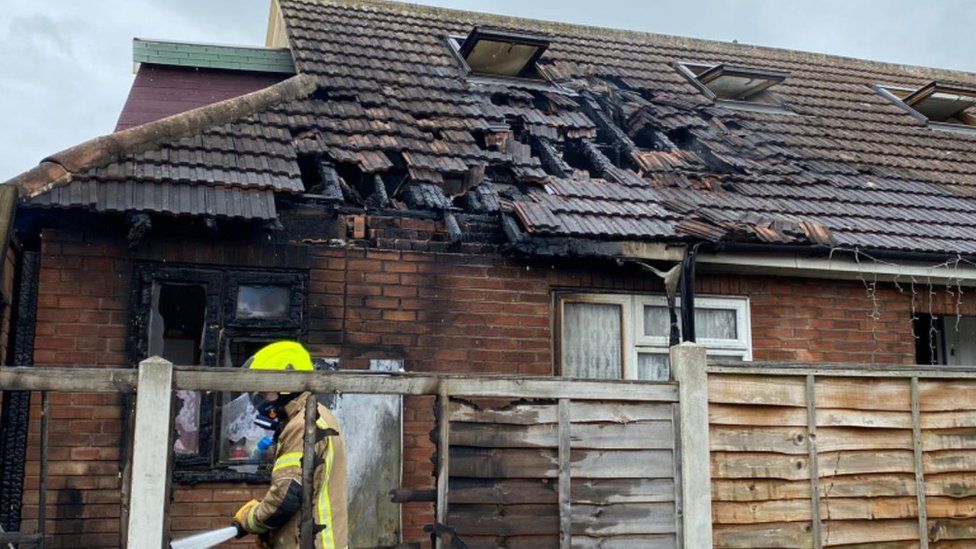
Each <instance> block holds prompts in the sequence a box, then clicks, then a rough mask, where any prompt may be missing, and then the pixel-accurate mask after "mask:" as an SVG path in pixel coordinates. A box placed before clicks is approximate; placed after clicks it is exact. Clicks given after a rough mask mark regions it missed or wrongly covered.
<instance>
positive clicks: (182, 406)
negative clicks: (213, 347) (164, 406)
mask: <svg viewBox="0 0 976 549" xmlns="http://www.w3.org/2000/svg"><path fill="white" fill-rule="evenodd" d="M152 292H153V296H152V299H153V308H152V316H151V317H150V320H149V354H150V355H151V356H152V355H155V356H161V357H163V358H165V359H166V360H168V361H170V362H172V363H173V364H182V365H199V364H200V357H201V345H202V343H203V326H204V322H205V319H206V310H207V301H206V290H205V287H204V286H202V285H200V284H182V283H172V282H161V283H157V284H155V285H154V286H153V289H152ZM176 398H177V409H178V410H179V411H178V413H177V415H176V421H175V428H176V440H175V441H174V443H173V446H174V447H173V450H174V451H175V452H176V453H177V455H194V454H197V453H198V452H199V451H200V437H199V434H200V432H199V431H200V393H199V392H198V391H182V390H181V391H176Z"/></svg>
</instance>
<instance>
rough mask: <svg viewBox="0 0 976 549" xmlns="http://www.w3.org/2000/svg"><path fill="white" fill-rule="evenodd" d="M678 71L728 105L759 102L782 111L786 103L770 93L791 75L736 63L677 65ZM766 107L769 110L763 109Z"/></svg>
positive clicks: (760, 104) (712, 97)
mask: <svg viewBox="0 0 976 549" xmlns="http://www.w3.org/2000/svg"><path fill="white" fill-rule="evenodd" d="M676 67H677V69H678V72H680V73H681V74H683V75H684V76H685V77H686V78H688V80H689V81H690V82H691V83H692V84H694V85H695V86H696V87H698V89H700V90H701V91H702V92H703V93H704V94H705V95H707V96H708V97H709V98H711V99H713V100H715V101H716V102H719V103H721V104H723V105H727V106H737V105H738V106H742V105H743V104H756V105H757V106H771V107H774V108H777V109H780V110H784V109H783V104H782V102H780V101H779V100H778V99H777V98H776V96H775V95H774V94H773V93H772V92H771V88H773V87H774V86H776V85H777V84H780V83H781V82H783V81H784V80H786V78H787V77H788V76H789V75H790V73H788V72H784V71H773V70H767V69H756V68H751V67H741V66H737V65H727V64H724V63H723V64H719V65H698V64H691V63H678V64H676ZM762 110H767V109H762Z"/></svg>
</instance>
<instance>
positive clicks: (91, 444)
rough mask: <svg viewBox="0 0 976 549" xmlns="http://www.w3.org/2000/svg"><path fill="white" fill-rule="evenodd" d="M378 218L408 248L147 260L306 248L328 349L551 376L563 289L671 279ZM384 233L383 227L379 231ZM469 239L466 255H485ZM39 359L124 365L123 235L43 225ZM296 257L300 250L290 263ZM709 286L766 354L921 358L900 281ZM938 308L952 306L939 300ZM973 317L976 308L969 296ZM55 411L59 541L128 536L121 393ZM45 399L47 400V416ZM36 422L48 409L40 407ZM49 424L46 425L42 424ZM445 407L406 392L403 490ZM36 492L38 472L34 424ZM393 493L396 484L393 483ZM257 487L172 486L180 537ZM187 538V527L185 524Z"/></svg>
mask: <svg viewBox="0 0 976 549" xmlns="http://www.w3.org/2000/svg"><path fill="white" fill-rule="evenodd" d="M384 223H385V224H386V225H384V224H383V223H371V228H370V231H373V232H372V233H371V234H370V236H371V237H372V238H374V239H375V240H380V239H386V240H384V243H385V245H387V246H390V247H398V248H409V249H396V250H374V249H369V250H367V249H363V248H361V247H359V246H358V243H353V244H352V245H351V247H349V248H329V247H325V246H308V247H304V248H297V250H298V251H295V250H291V249H283V248H281V247H271V246H268V247H260V246H254V245H250V244H247V243H228V244H214V243H213V242H209V243H200V244H199V245H194V244H191V243H187V242H185V241H180V242H166V241H151V242H147V243H146V244H145V245H144V246H143V248H142V249H141V250H140V251H139V252H138V253H137V254H136V255H137V256H139V257H142V258H154V259H158V260H162V259H165V260H167V261H171V262H174V261H177V262H178V261H182V262H188V263H217V264H224V263H236V264H240V265H250V266H259V265H262V264H265V265H274V264H276V262H280V261H283V260H284V259H283V258H284V257H285V256H288V257H292V256H295V257H298V256H301V258H302V259H301V260H299V259H294V261H296V262H297V261H304V262H305V264H307V267H308V269H309V284H310V287H309V297H308V321H307V323H308V338H307V340H308V345H309V347H310V349H311V350H312V352H313V353H314V354H316V355H318V356H338V357H341V358H342V364H343V366H344V367H364V366H365V365H366V364H367V363H368V360H369V359H370V358H402V359H403V360H404V361H405V365H406V367H407V369H408V370H414V371H466V372H471V371H474V372H491V373H522V374H538V375H548V374H550V373H551V372H552V334H551V330H552V328H551V322H552V311H551V303H552V292H553V290H554V289H577V290H585V291H626V292H660V291H661V287H660V284H659V281H657V280H655V279H654V278H651V277H649V276H647V275H646V274H645V273H644V272H641V271H640V270H638V269H636V268H630V267H621V266H617V265H614V264H612V263H604V262H589V261H583V260H575V261H572V262H566V263H563V264H557V263H554V262H552V261H538V260H524V259H507V258H504V257H502V256H500V255H484V254H472V253H447V252H444V250H450V249H456V246H455V247H452V246H450V245H448V244H447V243H446V242H444V241H443V240H441V239H434V240H433V242H435V243H437V246H436V247H435V248H436V249H437V250H441V251H438V252H433V251H427V250H423V249H414V248H415V247H417V248H421V247H422V246H414V244H413V243H415V242H417V240H415V238H426V237H430V236H431V235H432V234H435V233H436V229H437V228H438V227H439V225H438V224H435V223H434V222H431V221H424V220H406V221H404V222H403V223H402V227H403V228H404V230H407V231H415V232H416V234H408V235H407V237H405V238H404V239H402V240H398V239H397V238H395V236H396V234H397V233H396V232H395V231H394V230H393V228H391V226H390V223H391V222H389V221H388V220H386V221H384ZM377 227H379V228H377ZM480 245H481V244H478V243H472V244H471V245H470V246H468V247H467V248H466V247H464V246H462V247H461V250H468V251H472V250H473V249H474V248H472V246H473V247H477V246H480ZM42 252H43V258H42V267H41V275H40V276H41V280H40V300H39V306H38V325H37V343H36V356H35V360H36V362H37V363H38V364H48V365H61V366H64V365H73V364H85V365H101V366H122V365H126V364H127V358H126V355H125V337H126V335H127V326H128V314H127V307H128V303H129V298H130V280H131V278H132V264H133V263H132V260H133V257H132V256H131V255H130V252H129V251H128V250H127V248H126V245H125V242H124V240H123V239H121V238H116V237H108V236H96V235H91V234H88V235H82V234H80V233H79V234H71V233H66V232H53V231H50V232H46V233H45V235H44V244H43V250H42ZM289 261H292V260H289ZM697 291H698V292H700V293H708V294H716V295H745V296H749V297H750V300H751V312H752V332H753V354H754V358H755V359H757V360H767V359H768V360H810V361H820V360H825V361H857V362H871V361H875V362H903V363H907V362H912V361H913V360H914V341H913V337H912V333H911V325H910V322H909V319H910V310H911V298H910V295H909V294H908V293H899V292H898V291H897V290H896V289H895V288H894V287H893V286H890V285H880V284H879V285H878V288H877V289H876V291H874V292H869V291H868V290H867V289H866V288H865V286H864V284H863V283H862V282H860V281H822V280H813V279H801V278H777V277H759V276H756V277H741V276H714V275H703V276H701V277H700V278H699V280H698V284H697ZM938 295H939V298H938V300H937V303H936V305H935V308H936V309H938V308H939V307H949V306H954V300H952V301H950V300H948V299H947V298H944V297H943V296H941V293H940V294H938ZM964 307H965V309H966V310H967V311H970V310H976V308H974V306H972V305H970V303H969V301H968V300H967V301H966V302H965V305H964ZM52 405H53V408H54V412H53V421H52V423H51V427H52V445H51V452H50V454H49V460H50V463H51V474H52V476H51V480H50V482H49V487H50V489H51V493H50V494H49V496H48V501H49V502H52V503H54V504H56V505H54V506H52V507H51V509H50V510H49V518H51V519H52V522H51V523H50V530H51V531H52V532H54V534H55V536H56V537H55V539H54V542H55V543H54V544H53V546H69V545H70V546H78V545H79V544H81V545H84V546H88V547H99V546H115V545H117V540H118V537H117V532H118V527H119V501H120V499H119V498H120V496H119V490H120V483H119V480H118V472H119V461H118V460H119V446H120V445H119V440H120V435H119V433H120V429H121V425H120V422H119V419H118V418H119V414H120V408H119V405H118V401H117V397H114V396H106V395H82V394H63V395H57V396H56V397H55V398H54V399H53V400H52ZM38 409H39V408H38V406H34V407H33V409H32V411H33V412H34V413H35V416H36V412H37V410H38ZM35 419H36V417H35ZM35 425H36V422H35ZM432 428H433V412H432V401H431V399H429V398H426V399H421V398H417V399H408V402H407V405H406V409H405V416H404V444H405V448H404V469H403V476H404V478H403V485H404V486H410V487H433V486H434V484H433V476H432V473H433V466H432V463H431V457H432V452H433V445H432V443H431V442H430V439H429V432H430V431H431V429H432ZM32 452H33V453H32V454H31V462H30V463H29V478H28V482H29V486H31V487H35V488H34V489H36V480H37V462H36V432H35V433H33V441H32ZM391 488H392V487H391ZM34 489H32V491H31V492H30V493H29V494H28V497H27V500H26V501H27V506H26V509H25V517H27V518H28V521H27V524H25V528H27V529H30V528H32V527H33V520H34V519H36V491H33V490H34ZM260 492H261V490H260V488H254V487H249V486H245V485H232V484H227V483H224V484H201V485H196V486H178V487H176V488H175V489H174V500H173V505H172V513H171V515H172V519H173V531H174V532H180V533H182V532H187V531H196V530H199V529H204V528H210V527H217V526H222V525H224V524H226V523H227V522H228V521H229V518H230V516H231V514H232V513H233V511H234V510H236V508H237V507H238V506H239V505H240V504H242V503H244V502H245V501H246V500H248V499H250V498H251V497H255V496H258V495H260ZM403 517H404V529H405V537H406V539H419V538H423V537H425V536H424V534H423V533H422V531H421V528H422V526H423V525H424V524H428V523H430V522H431V521H432V519H433V514H432V508H431V506H430V505H426V504H425V505H407V506H405V508H404V513H403ZM177 535H179V534H177Z"/></svg>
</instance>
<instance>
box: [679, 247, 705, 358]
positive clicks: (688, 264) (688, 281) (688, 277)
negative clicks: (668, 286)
mask: <svg viewBox="0 0 976 549" xmlns="http://www.w3.org/2000/svg"><path fill="white" fill-rule="evenodd" d="M698 246H701V242H698V243H695V244H691V245H690V246H688V247H686V248H685V256H684V258H683V259H682V260H681V341H683V342H684V341H689V342H691V343H694V342H695V258H696V257H697V255H698Z"/></svg>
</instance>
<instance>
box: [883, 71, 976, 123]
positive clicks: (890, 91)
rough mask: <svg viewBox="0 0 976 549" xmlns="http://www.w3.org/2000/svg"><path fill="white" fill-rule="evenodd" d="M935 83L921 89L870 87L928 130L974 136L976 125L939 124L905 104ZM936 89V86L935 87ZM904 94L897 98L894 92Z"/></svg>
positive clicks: (889, 85)
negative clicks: (907, 100) (906, 100)
mask: <svg viewBox="0 0 976 549" xmlns="http://www.w3.org/2000/svg"><path fill="white" fill-rule="evenodd" d="M933 84H936V83H935V82H931V83H929V84H926V85H925V86H922V87H921V88H910V87H908V86H902V85H899V84H883V83H881V84H874V85H872V86H871V88H872V89H874V92H875V93H877V94H878V95H880V96H881V97H883V98H885V99H887V100H888V101H890V102H891V103H892V104H893V105H895V106H896V107H898V108H899V109H901V110H903V111H905V112H906V113H908V114H910V115H911V116H912V117H913V118H915V119H916V120H918V121H919V122H922V123H923V124H925V125H926V126H928V127H929V128H932V129H935V130H942V131H948V132H956V133H965V134H974V135H976V125H972V124H966V123H962V122H940V121H938V120H932V119H931V118H929V117H928V116H925V115H924V114H922V113H921V112H919V111H918V110H916V109H915V108H914V107H912V106H911V105H909V104H908V103H906V102H905V99H907V98H909V97H911V96H912V95H914V94H916V93H918V92H920V91H921V90H922V89H924V88H928V87H932V86H933ZM936 87H937V86H936ZM896 91H898V92H906V93H905V95H904V97H899V96H898V95H897V94H896V93H895V92H896Z"/></svg>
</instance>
